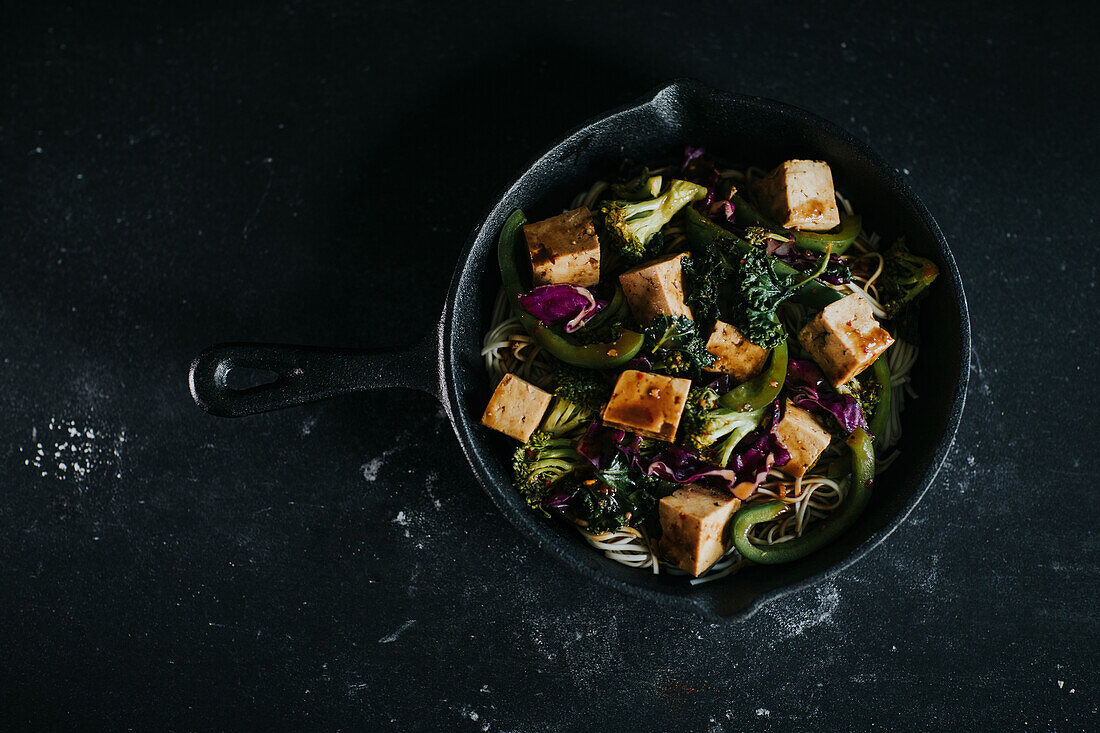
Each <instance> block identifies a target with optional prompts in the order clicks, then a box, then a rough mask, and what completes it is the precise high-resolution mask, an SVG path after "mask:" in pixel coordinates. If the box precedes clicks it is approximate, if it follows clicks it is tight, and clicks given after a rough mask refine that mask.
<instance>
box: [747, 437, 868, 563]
mask: <svg viewBox="0 0 1100 733" xmlns="http://www.w3.org/2000/svg"><path fill="white" fill-rule="evenodd" d="M848 446H849V448H851V450H852V483H851V487H850V488H849V489H848V495H847V496H846V497H844V503H843V504H841V505H840V507H838V508H837V509H836V510H834V511H833V513H832V514H830V515H829V516H828V517H826V518H825V519H823V520H821V521H820V522H818V523H817V524H815V525H813V526H811V527H810V528H809V529H808V530H807V531H806V532H804V533H803V534H802V536H801V537H797V538H795V539H793V540H788V541H786V542H782V543H779V544H777V545H764V546H757V545H754V544H753V543H752V542H750V541H749V532H750V531H751V530H752V528H753V526H755V525H757V524H760V523H761V522H768V521H771V520H773V519H775V518H776V517H778V516H779V515H780V514H782V513H783V512H784V511H785V510H786V509H787V505H786V504H784V503H783V502H781V501H769V502H767V503H765V504H755V505H753V506H750V507H746V508H745V509H742V510H741V511H739V512H737V514H735V515H734V517H733V531H732V534H733V546H734V547H735V548H737V551H738V552H739V553H741V556H742V557H744V558H745V559H746V560H751V561H752V562H755V563H760V564H762V565H777V564H779V563H785V562H793V561H794V560H800V559H802V558H804V557H806V556H807V555H809V554H812V553H814V552H816V551H817V550H819V549H821V548H822V547H824V546H825V545H827V544H829V543H830V542H832V541H833V540H835V539H836V538H837V537H838V536H839V535H840V534H842V533H843V532H844V531H845V530H847V529H848V528H849V527H851V526H852V524H853V523H854V522H855V521H856V518H857V517H859V515H860V514H862V513H863V510H864V509H865V508H866V507H867V502H868V501H870V499H871V484H872V483H873V482H874V478H875V450H874V447H873V446H872V444H871V436H870V435H868V434H867V431H865V430H864V429H863V428H856V429H855V430H854V431H853V432H852V434H851V435H850V436H849V437H848Z"/></svg>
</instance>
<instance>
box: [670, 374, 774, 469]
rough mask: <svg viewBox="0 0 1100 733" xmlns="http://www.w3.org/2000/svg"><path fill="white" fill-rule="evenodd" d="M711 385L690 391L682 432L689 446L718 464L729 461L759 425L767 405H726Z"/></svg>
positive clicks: (681, 419) (681, 420)
mask: <svg viewBox="0 0 1100 733" xmlns="http://www.w3.org/2000/svg"><path fill="white" fill-rule="evenodd" d="M718 399H719V395H718V393H717V392H715V391H714V390H713V389H711V388H710V387H693V388H692V390H691V392H690V393H688V399H687V403H686V404H685V405H684V413H683V416H682V417H681V418H680V429H679V434H680V435H681V436H683V437H682V440H683V443H684V445H685V446H686V447H687V448H690V449H691V450H693V451H695V452H696V453H698V454H699V455H700V457H702V458H703V459H704V460H707V461H708V462H710V463H713V464H714V465H716V466H725V465H726V464H728V463H729V459H730V455H731V454H732V453H733V449H734V448H735V447H737V444H738V443H740V442H741V439H742V438H744V437H745V436H746V435H748V434H749V433H750V432H752V431H753V429H754V428H756V426H757V424H758V423H759V422H760V418H761V417H763V415H764V407H766V405H765V406H763V407H759V408H757V409H754V410H750V411H744V410H741V409H731V408H729V407H725V406H723V405H722V404H721V403H720V402H719V401H718Z"/></svg>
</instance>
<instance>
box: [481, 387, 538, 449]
mask: <svg viewBox="0 0 1100 733" xmlns="http://www.w3.org/2000/svg"><path fill="white" fill-rule="evenodd" d="M549 406H550V393H549V392H544V391H543V390H541V389H539V388H538V387H536V386H535V385H533V384H530V383H528V382H525V381H523V380H522V379H520V378H519V377H517V376H515V375H514V374H505V375H504V379H502V380H500V384H498V385H497V388H496V389H495V390H493V396H492V397H491V398H490V399H489V406H488V407H486V408H485V414H483V415H482V416H481V424H482V425H484V426H485V427H487V428H492V429H493V430H498V431H500V432H502V433H504V434H505V435H507V436H509V437H512V438H515V439H516V440H518V441H519V442H521V443H526V442H527V440H528V439H529V438H530V437H531V433H533V432H535V431H536V430H537V429H538V427H539V424H540V423H542V416H543V415H544V414H546V408H547V407H549Z"/></svg>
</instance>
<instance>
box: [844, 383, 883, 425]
mask: <svg viewBox="0 0 1100 733" xmlns="http://www.w3.org/2000/svg"><path fill="white" fill-rule="evenodd" d="M836 391H837V392H839V393H840V394H843V395H848V396H850V397H854V398H855V400H856V402H858V403H859V409H861V410H862V411H863V416H864V418H865V419H867V420H870V419H871V416H872V415H874V414H875V408H877V407H878V402H879V399H880V398H881V397H882V385H881V384H879V383H878V380H877V379H875V378H874V377H873V376H871V374H870V371H868V372H867V373H866V374H862V375H860V376H858V377H852V378H851V379H849V380H848V381H847V382H845V383H844V384H842V385H840V386H839V387H837V388H836Z"/></svg>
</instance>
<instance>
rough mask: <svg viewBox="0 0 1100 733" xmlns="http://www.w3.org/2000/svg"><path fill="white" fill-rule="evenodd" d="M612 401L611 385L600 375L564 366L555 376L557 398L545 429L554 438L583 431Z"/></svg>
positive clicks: (553, 402) (544, 423)
mask: <svg viewBox="0 0 1100 733" xmlns="http://www.w3.org/2000/svg"><path fill="white" fill-rule="evenodd" d="M609 399H611V385H609V384H608V383H607V382H605V381H604V380H603V379H602V378H601V377H600V375H599V374H598V373H597V372H594V371H591V370H589V369H578V368H576V367H572V366H569V365H567V364H562V365H560V366H559V367H558V370H557V372H556V373H555V374H554V399H553V401H551V403H550V409H549V410H548V411H547V413H546V417H545V418H544V419H543V422H542V430H543V431H544V432H547V433H549V434H550V435H552V436H554V437H560V436H563V435H568V434H570V433H572V432H574V431H577V430H580V429H581V428H582V427H584V426H585V425H586V424H587V423H588V422H589V421H591V419H592V417H593V415H595V414H596V412H597V411H598V410H599V409H600V408H601V407H602V406H603V405H604V403H606V402H607V401H608V400H609Z"/></svg>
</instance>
